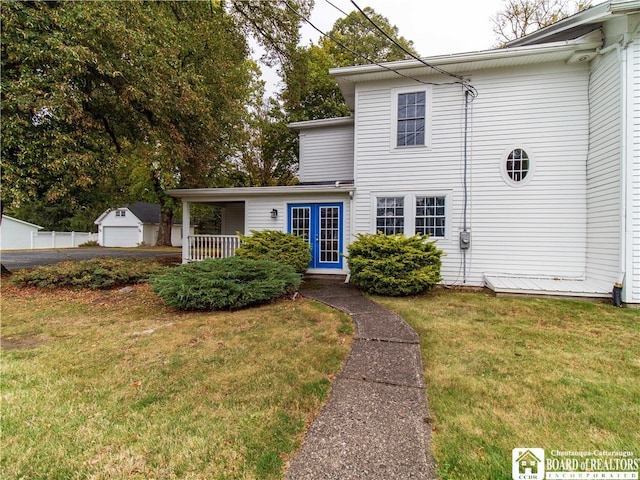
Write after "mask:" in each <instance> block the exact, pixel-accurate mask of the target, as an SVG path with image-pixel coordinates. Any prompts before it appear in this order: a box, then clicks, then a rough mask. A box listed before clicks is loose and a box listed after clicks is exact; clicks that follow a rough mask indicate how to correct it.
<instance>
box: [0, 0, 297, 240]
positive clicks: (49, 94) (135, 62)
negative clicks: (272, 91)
mask: <svg viewBox="0 0 640 480" xmlns="http://www.w3.org/2000/svg"><path fill="white" fill-rule="evenodd" d="M290 1H291V0H290ZM293 3H295V4H301V5H302V7H304V8H307V7H306V5H307V4H309V0H298V1H297V2H293ZM284 5H285V2H284V1H283V0H280V1H276V2H267V3H264V2H250V1H246V2H245V1H236V2H229V4H227V3H226V2H224V1H221V0H211V1H208V2H173V1H171V2H109V1H98V2H72V1H69V2H38V1H30V2H17V1H15V2H3V3H2V118H3V122H2V183H3V191H2V201H3V204H5V205H7V206H8V208H9V209H10V210H11V209H16V210H17V209H20V208H22V209H23V210H24V211H31V212H32V213H33V212H34V211H40V212H41V216H44V215H42V212H43V211H44V209H45V208H48V209H51V208H54V207H55V209H56V212H58V214H60V217H63V216H64V214H63V213H62V212H66V216H67V217H70V216H72V215H73V214H74V213H77V212H81V211H82V209H85V210H86V209H87V208H93V209H94V210H95V209H99V208H105V207H106V206H109V205H112V204H113V203H114V202H118V201H120V199H128V198H131V199H134V197H135V199H145V200H149V201H156V202H159V203H160V204H161V207H162V208H161V211H162V222H161V224H162V227H161V234H160V236H159V239H158V243H159V244H166V243H167V242H169V241H170V240H169V238H170V237H169V235H168V234H169V232H170V229H169V228H167V227H169V226H170V222H171V217H172V212H173V208H172V201H171V199H170V198H169V197H168V196H167V195H166V190H167V189H170V188H194V187H205V186H216V185H217V184H220V183H225V182H226V179H224V178H222V177H223V176H224V175H226V173H227V172H228V168H227V165H228V164H229V162H230V161H231V160H232V159H234V158H237V157H238V156H239V155H240V152H241V151H242V149H243V145H242V142H243V141H244V140H245V137H244V129H245V126H246V124H247V119H246V117H247V110H246V108H245V105H246V103H247V101H248V99H249V96H250V94H251V92H252V89H253V86H252V85H253V80H254V78H255V77H256V75H257V69H256V65H255V63H254V62H253V61H251V60H250V59H249V57H248V54H249V49H248V44H247V38H246V35H248V34H249V33H252V34H254V35H256V36H257V38H258V39H259V41H260V42H262V43H263V45H265V47H266V48H267V52H269V58H270V59H271V61H274V62H275V61H283V59H285V57H286V54H287V52H288V51H290V50H291V47H290V45H291V44H293V45H294V46H295V45H296V43H297V39H298V30H297V28H298V25H299V19H298V18H295V21H294V19H293V18H292V17H291V13H290V12H289V10H288V9H287V8H285V6H284ZM25 206H28V207H29V208H25ZM31 207H33V208H31ZM94 218H95V217H94ZM27 219H29V218H27ZM31 219H33V216H32V217H31ZM57 221H60V222H61V223H62V220H60V219H58V220H57ZM42 223H44V222H42ZM48 225H49V224H47V225H45V226H48ZM52 226H53V225H52ZM163 227H164V228H163Z"/></svg>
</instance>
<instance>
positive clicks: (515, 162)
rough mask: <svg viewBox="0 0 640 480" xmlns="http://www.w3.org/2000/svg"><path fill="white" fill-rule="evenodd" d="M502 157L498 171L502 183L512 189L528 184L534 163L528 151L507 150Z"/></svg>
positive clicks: (522, 149) (519, 149)
mask: <svg viewBox="0 0 640 480" xmlns="http://www.w3.org/2000/svg"><path fill="white" fill-rule="evenodd" d="M503 155H504V156H503V157H502V165H501V167H500V170H501V173H502V178H503V179H504V181H505V182H506V183H507V184H509V185H511V186H514V187H520V186H524V185H526V184H527V183H529V181H530V180H531V178H532V177H533V169H534V161H533V157H532V156H531V155H530V153H529V152H528V150H525V149H524V148H520V147H518V148H509V149H508V150H507V151H506V152H505V153H504V154H503Z"/></svg>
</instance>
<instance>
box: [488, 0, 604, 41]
mask: <svg viewBox="0 0 640 480" xmlns="http://www.w3.org/2000/svg"><path fill="white" fill-rule="evenodd" d="M590 6H591V2H590V1H583V0H505V1H504V8H503V9H502V10H501V11H499V12H498V13H496V14H495V15H494V17H493V18H492V21H493V31H494V33H495V34H496V40H497V41H498V43H499V44H500V45H503V44H504V43H506V42H509V41H511V40H515V39H517V38H520V37H524V36H525V35H528V34H530V33H532V32H534V31H536V30H539V29H541V28H544V27H546V26H548V25H551V24H552V23H555V22H557V21H560V20H562V19H563V18H566V17H568V16H569V15H572V14H574V13H577V12H580V11H582V10H584V9H586V8H589V7H590Z"/></svg>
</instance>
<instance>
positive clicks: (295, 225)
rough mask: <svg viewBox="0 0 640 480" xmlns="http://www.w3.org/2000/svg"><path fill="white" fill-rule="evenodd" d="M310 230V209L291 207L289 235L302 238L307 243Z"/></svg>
mask: <svg viewBox="0 0 640 480" xmlns="http://www.w3.org/2000/svg"><path fill="white" fill-rule="evenodd" d="M310 229H311V208H310V207H292V208H291V233H293V234H294V235H297V236H299V237H302V238H304V239H305V240H306V241H307V242H309V238H310Z"/></svg>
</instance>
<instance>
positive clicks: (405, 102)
mask: <svg viewBox="0 0 640 480" xmlns="http://www.w3.org/2000/svg"><path fill="white" fill-rule="evenodd" d="M425 126H426V94H425V92H424V91H420V92H411V93H399V94H398V130H397V144H396V145H397V146H398V147H406V146H410V145H424V138H425Z"/></svg>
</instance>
